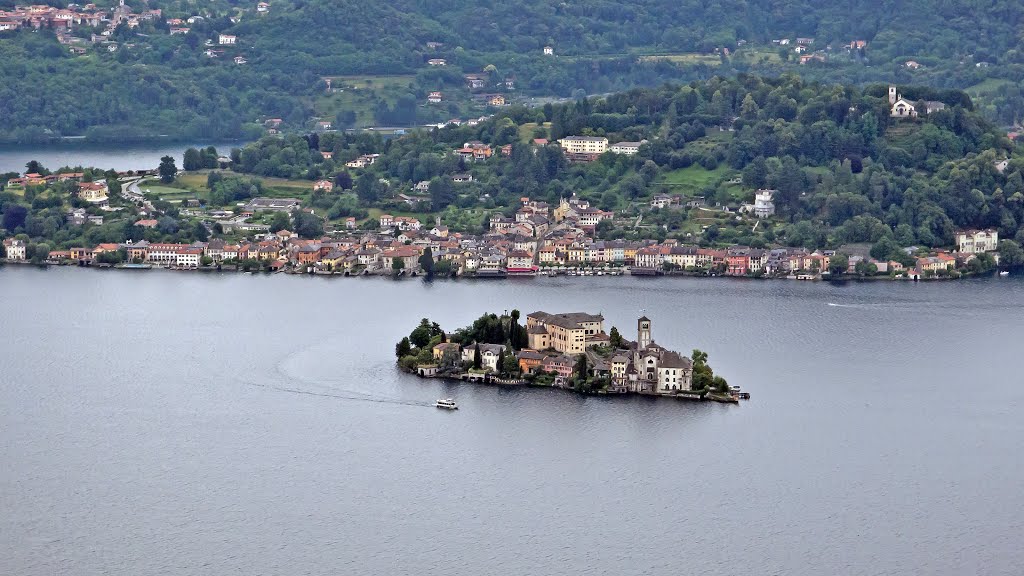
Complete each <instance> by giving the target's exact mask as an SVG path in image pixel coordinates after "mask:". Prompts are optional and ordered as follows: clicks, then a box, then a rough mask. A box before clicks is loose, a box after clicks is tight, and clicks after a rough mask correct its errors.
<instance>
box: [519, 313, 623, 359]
mask: <svg viewBox="0 0 1024 576" xmlns="http://www.w3.org/2000/svg"><path fill="white" fill-rule="evenodd" d="M542 330H543V332H542ZM526 331H527V336H528V345H529V347H530V348H532V349H534V350H544V349H546V348H554V349H555V350H558V351H559V352H561V353H563V354H582V353H583V351H584V350H586V348H587V337H588V336H594V335H597V334H604V317H603V316H601V315H600V314H587V313H586V312H567V313H564V314H548V313H547V312H534V313H533V314H530V315H529V316H527V317H526Z"/></svg>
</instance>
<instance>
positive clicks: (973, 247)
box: [956, 229, 999, 254]
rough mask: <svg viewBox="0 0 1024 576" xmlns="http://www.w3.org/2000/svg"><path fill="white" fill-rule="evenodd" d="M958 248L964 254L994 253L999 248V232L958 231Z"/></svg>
mask: <svg viewBox="0 0 1024 576" xmlns="http://www.w3.org/2000/svg"><path fill="white" fill-rule="evenodd" d="M956 248H957V250H958V251H960V252H962V253H964V254H980V253H981V252H993V251H995V250H996V249H998V248H999V232H998V231H996V230H993V229H988V230H958V231H957V233H956Z"/></svg>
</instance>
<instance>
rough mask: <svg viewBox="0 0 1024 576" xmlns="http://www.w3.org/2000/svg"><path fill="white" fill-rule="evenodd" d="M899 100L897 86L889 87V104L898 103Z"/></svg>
mask: <svg viewBox="0 0 1024 576" xmlns="http://www.w3.org/2000/svg"><path fill="white" fill-rule="evenodd" d="M899 98H900V96H899V94H897V93H896V87H895V86H889V104H890V105H892V104H895V103H896V101H897V100H899Z"/></svg>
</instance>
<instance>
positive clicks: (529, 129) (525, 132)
mask: <svg viewBox="0 0 1024 576" xmlns="http://www.w3.org/2000/svg"><path fill="white" fill-rule="evenodd" d="M537 126H539V124H537V123H536V122H527V123H525V124H522V125H521V126H519V140H520V141H521V142H525V143H527V144H529V143H530V142H532V141H533V131H534V130H536V129H537ZM544 127H545V128H547V129H548V130H550V129H551V122H545V123H544ZM549 133H550V132H549Z"/></svg>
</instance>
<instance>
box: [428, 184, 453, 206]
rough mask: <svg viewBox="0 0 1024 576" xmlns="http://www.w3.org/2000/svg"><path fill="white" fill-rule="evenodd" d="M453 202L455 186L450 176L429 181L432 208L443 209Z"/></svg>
mask: <svg viewBox="0 0 1024 576" xmlns="http://www.w3.org/2000/svg"><path fill="white" fill-rule="evenodd" d="M452 202H455V188H454V187H453V186H452V181H451V179H450V178H434V179H433V180H431V181H430V204H431V208H433V209H434V210H444V209H445V208H447V207H448V205H449V204H451V203H452Z"/></svg>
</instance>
